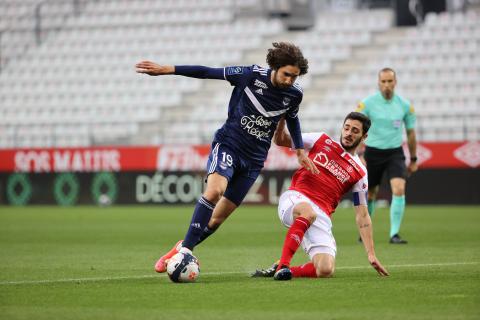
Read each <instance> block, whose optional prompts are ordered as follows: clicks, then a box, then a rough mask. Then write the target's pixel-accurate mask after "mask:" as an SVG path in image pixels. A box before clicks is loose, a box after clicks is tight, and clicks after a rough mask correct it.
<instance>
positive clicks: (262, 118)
mask: <svg viewBox="0 0 480 320" xmlns="http://www.w3.org/2000/svg"><path fill="white" fill-rule="evenodd" d="M271 72H272V70H271V69H265V68H262V67H260V66H257V65H253V66H234V67H225V68H224V78H225V80H227V81H229V82H230V83H231V84H232V86H234V87H235V88H234V89H233V92H232V96H231V98H230V103H229V105H228V118H227V120H226V122H225V124H224V125H223V126H222V127H221V128H220V129H219V130H217V132H216V133H215V141H217V142H220V143H225V144H228V145H229V146H231V147H232V148H234V149H235V150H236V151H238V152H240V153H241V154H243V155H244V156H246V157H247V158H249V159H251V160H252V161H254V162H258V163H262V164H263V162H264V161H265V159H266V157H267V154H268V150H269V149H270V143H271V140H272V137H273V133H274V132H275V129H276V127H277V124H278V121H280V119H281V117H282V116H284V115H285V114H286V117H287V121H288V120H289V119H288V118H297V113H298V108H299V105H300V102H301V101H302V98H303V92H302V89H301V88H300V86H299V85H298V84H296V83H295V84H294V85H293V86H292V87H290V88H287V89H280V88H277V87H274V86H273V84H272V82H271V81H270V75H271ZM297 121H298V119H297ZM297 147H300V146H297Z"/></svg>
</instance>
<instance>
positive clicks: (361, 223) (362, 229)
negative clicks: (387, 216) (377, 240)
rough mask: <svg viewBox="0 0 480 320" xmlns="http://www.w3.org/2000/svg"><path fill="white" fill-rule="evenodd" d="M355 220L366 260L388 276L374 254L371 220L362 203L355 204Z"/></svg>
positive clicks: (382, 274) (381, 273) (383, 274)
mask: <svg viewBox="0 0 480 320" xmlns="http://www.w3.org/2000/svg"><path fill="white" fill-rule="evenodd" d="M354 208H355V220H356V222H357V227H358V231H359V233H360V236H361V237H362V242H363V245H364V246H365V251H366V252H367V255H368V262H369V263H370V265H371V266H372V267H373V268H374V269H375V270H376V271H377V272H378V274H379V275H381V276H388V275H389V273H388V271H387V269H385V267H383V266H382V264H381V263H380V261H379V260H378V259H377V257H376V256H375V249H374V247H373V232H372V220H371V219H370V215H369V214H368V207H367V206H366V205H364V204H360V205H358V206H355V207H354Z"/></svg>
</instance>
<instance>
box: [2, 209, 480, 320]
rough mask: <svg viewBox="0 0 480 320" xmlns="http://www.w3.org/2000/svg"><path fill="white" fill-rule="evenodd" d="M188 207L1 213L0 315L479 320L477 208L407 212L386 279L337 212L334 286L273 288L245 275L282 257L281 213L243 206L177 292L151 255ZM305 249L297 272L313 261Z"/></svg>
mask: <svg viewBox="0 0 480 320" xmlns="http://www.w3.org/2000/svg"><path fill="white" fill-rule="evenodd" d="M190 216H191V207H136V206H132V207H111V208H98V207H74V208H62V207H0V259H1V262H2V263H1V265H0V319H32V318H35V319H52V318H53V319H250V320H253V319H306V318H313V317H315V318H318V319H402V320H404V319H478V318H480V281H479V279H480V272H479V271H480V237H479V235H480V208H479V207H455V206H442V207H430V206H428V207H427V206H409V207H408V208H407V213H406V218H405V221H404V225H403V227H402V233H401V234H402V236H404V237H405V238H406V239H407V240H409V241H410V243H409V244H408V245H390V244H388V224H389V222H388V210H387V209H379V210H378V212H377V213H376V215H375V217H374V219H373V221H374V230H375V239H376V251H377V256H378V257H379V258H380V260H381V262H382V263H383V264H384V265H385V266H386V267H387V268H388V269H389V271H390V273H391V276H390V277H388V278H380V277H378V276H377V275H376V273H375V271H374V270H373V269H372V268H371V267H369V265H368V262H367V259H366V255H365V252H364V249H363V246H362V245H361V244H358V243H357V242H356V240H357V238H358V233H357V231H356V227H355V222H354V213H353V210H352V209H339V210H338V211H337V212H336V213H335V214H334V235H335V237H336V240H337V245H338V253H337V270H336V274H335V277H334V278H332V279H294V280H292V281H289V282H276V281H273V280H272V279H252V278H249V277H248V274H249V272H251V271H253V270H254V269H255V268H257V267H266V266H268V265H270V264H271V263H272V262H273V261H274V260H276V259H278V257H279V254H280V252H281V245H282V242H283V238H284V235H285V231H286V229H284V228H283V227H282V226H281V225H280V222H279V221H278V218H277V215H276V208H274V207H253V206H251V207H249V206H245V207H242V208H240V209H239V210H238V211H237V212H236V213H235V214H234V215H233V216H232V217H231V218H230V219H229V221H227V222H226V223H225V225H224V226H222V228H221V229H219V231H218V232H217V233H216V234H215V235H214V236H212V237H211V238H210V239H208V240H206V242H205V243H204V244H202V245H200V246H199V247H198V248H196V250H195V255H196V256H197V257H198V258H199V259H200V261H201V269H202V272H201V275H200V278H199V280H198V282H197V283H195V284H174V283H171V282H170V281H169V280H168V278H167V277H166V276H165V275H164V274H162V275H158V274H155V273H154V272H153V271H152V269H153V264H154V262H155V261H156V259H157V258H158V257H159V256H160V255H161V254H162V253H163V252H164V251H167V250H168V249H170V247H171V246H172V245H173V244H174V243H175V242H176V241H177V240H178V239H179V238H180V237H182V236H183V235H184V233H185V231H186V228H187V225H188V223H189V220H190ZM306 259H307V258H306V255H305V254H304V253H303V252H302V251H299V252H298V253H297V255H296V256H295V258H294V261H293V263H294V264H300V263H303V262H305V261H306Z"/></svg>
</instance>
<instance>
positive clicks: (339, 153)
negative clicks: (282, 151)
mask: <svg viewBox="0 0 480 320" xmlns="http://www.w3.org/2000/svg"><path fill="white" fill-rule="evenodd" d="M302 138H303V143H304V146H305V150H309V152H308V157H309V158H310V159H312V161H313V163H315V165H316V166H317V168H318V170H319V171H320V173H319V174H314V173H310V172H309V171H307V170H305V169H304V168H303V167H302V168H300V169H298V170H297V171H296V172H295V174H294V175H293V179H292V184H291V185H290V190H296V191H298V192H300V193H302V194H304V195H306V196H307V197H308V198H310V200H312V201H313V202H314V203H315V204H316V205H318V206H319V207H320V209H322V210H323V211H324V212H325V213H326V214H328V216H331V215H332V213H333V212H334V211H335V208H336V207H337V205H338V202H339V201H340V199H341V198H342V197H343V195H344V194H345V193H347V192H348V191H350V190H352V191H353V192H354V193H355V194H354V196H358V194H359V193H360V194H361V195H362V196H365V197H366V194H367V190H368V180H367V169H366V168H365V166H364V165H363V164H362V162H361V161H360V158H359V157H358V155H354V156H352V155H351V154H350V153H348V152H347V151H345V149H343V147H342V145H341V144H340V143H339V142H336V141H333V140H332V139H331V138H330V137H329V136H328V135H327V134H326V133H323V132H320V133H306V134H303V135H302Z"/></svg>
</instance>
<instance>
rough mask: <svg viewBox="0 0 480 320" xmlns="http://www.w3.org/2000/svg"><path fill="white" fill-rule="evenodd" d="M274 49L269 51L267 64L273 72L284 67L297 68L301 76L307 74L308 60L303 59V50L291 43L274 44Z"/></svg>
mask: <svg viewBox="0 0 480 320" xmlns="http://www.w3.org/2000/svg"><path fill="white" fill-rule="evenodd" d="M272 45H273V48H271V49H268V53H267V63H268V65H269V66H270V68H272V69H273V70H278V69H280V68H281V67H284V66H296V67H298V68H299V69H300V75H301V76H302V75H304V74H307V72H308V60H307V59H305V58H304V57H303V53H302V50H300V48H299V47H297V46H296V45H294V44H293V43H289V42H273V43H272Z"/></svg>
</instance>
